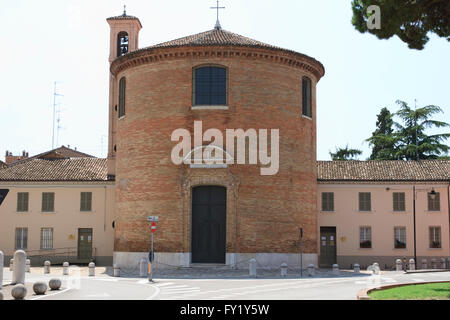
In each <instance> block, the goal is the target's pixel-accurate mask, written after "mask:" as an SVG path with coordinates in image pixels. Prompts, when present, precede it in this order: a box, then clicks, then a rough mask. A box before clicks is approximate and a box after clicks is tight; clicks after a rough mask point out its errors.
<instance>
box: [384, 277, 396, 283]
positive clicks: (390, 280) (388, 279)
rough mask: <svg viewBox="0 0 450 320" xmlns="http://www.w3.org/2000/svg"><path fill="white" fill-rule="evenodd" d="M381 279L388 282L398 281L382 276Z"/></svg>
mask: <svg viewBox="0 0 450 320" xmlns="http://www.w3.org/2000/svg"><path fill="white" fill-rule="evenodd" d="M381 280H383V281H385V282H387V283H395V282H397V280H394V279H392V278H381Z"/></svg>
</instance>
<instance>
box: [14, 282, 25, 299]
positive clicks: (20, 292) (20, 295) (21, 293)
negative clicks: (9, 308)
mask: <svg viewBox="0 0 450 320" xmlns="http://www.w3.org/2000/svg"><path fill="white" fill-rule="evenodd" d="M11 295H12V296H13V298H14V299H16V300H23V299H24V298H25V297H26V295H27V288H26V287H25V286H24V285H23V284H18V285H15V286H14V287H13V288H12V289H11Z"/></svg>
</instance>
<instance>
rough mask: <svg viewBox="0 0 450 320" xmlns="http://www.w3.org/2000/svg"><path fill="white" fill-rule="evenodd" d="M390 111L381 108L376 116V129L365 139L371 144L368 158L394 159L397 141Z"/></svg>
mask: <svg viewBox="0 0 450 320" xmlns="http://www.w3.org/2000/svg"><path fill="white" fill-rule="evenodd" d="M392 118H393V115H392V113H391V112H390V111H389V110H388V109H387V108H383V109H381V111H380V113H379V114H378V116H377V122H376V129H375V131H374V132H372V136H371V137H370V138H368V139H366V141H367V142H369V145H371V146H372V154H371V155H370V158H369V160H395V159H397V157H396V156H395V146H396V143H397V141H398V139H397V136H396V134H395V133H394V129H393V128H392V126H393V124H394V121H393V119H392Z"/></svg>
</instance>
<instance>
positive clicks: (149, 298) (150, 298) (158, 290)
mask: <svg viewBox="0 0 450 320" xmlns="http://www.w3.org/2000/svg"><path fill="white" fill-rule="evenodd" d="M150 287H152V288H153V289H155V293H154V294H152V295H151V296H150V297H148V298H146V299H145V300H153V299H154V298H155V297H156V296H157V295H158V294H159V292H160V291H161V290H160V289H159V288H158V287H157V286H155V285H153V284H151V285H150Z"/></svg>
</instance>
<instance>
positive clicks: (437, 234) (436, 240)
mask: <svg viewBox="0 0 450 320" xmlns="http://www.w3.org/2000/svg"><path fill="white" fill-rule="evenodd" d="M430 248H441V227H430Z"/></svg>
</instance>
